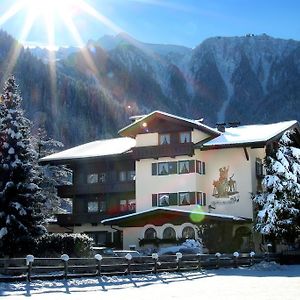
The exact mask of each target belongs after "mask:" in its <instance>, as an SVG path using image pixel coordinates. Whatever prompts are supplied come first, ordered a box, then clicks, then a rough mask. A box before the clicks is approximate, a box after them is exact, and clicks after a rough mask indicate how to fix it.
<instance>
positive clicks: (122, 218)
mask: <svg viewBox="0 0 300 300" xmlns="http://www.w3.org/2000/svg"><path fill="white" fill-rule="evenodd" d="M168 212H169V213H172V212H173V213H179V214H182V215H186V216H188V217H189V216H190V215H191V214H193V215H201V216H206V217H211V218H214V219H223V220H228V221H229V220H231V221H242V222H243V221H248V220H249V219H248V218H244V217H236V216H231V215H224V214H213V213H209V212H204V211H200V210H193V211H190V210H184V209H178V208H170V207H154V208H150V209H147V210H143V211H140V212H136V213H132V214H129V215H124V216H119V217H114V218H109V219H105V220H102V222H101V223H103V224H104V225H105V224H113V223H114V222H122V221H128V220H130V219H134V218H136V217H142V216H144V215H146V214H149V213H168Z"/></svg>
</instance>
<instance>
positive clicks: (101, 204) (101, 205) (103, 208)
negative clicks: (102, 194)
mask: <svg viewBox="0 0 300 300" xmlns="http://www.w3.org/2000/svg"><path fill="white" fill-rule="evenodd" d="M105 211H106V202H105V201H100V202H99V212H105Z"/></svg>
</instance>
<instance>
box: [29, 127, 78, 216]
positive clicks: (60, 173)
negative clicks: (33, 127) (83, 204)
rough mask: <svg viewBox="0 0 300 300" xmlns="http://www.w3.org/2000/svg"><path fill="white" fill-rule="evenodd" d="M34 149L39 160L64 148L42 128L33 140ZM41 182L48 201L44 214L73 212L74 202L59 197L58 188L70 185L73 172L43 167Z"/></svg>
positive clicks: (58, 167) (41, 167)
mask: <svg viewBox="0 0 300 300" xmlns="http://www.w3.org/2000/svg"><path fill="white" fill-rule="evenodd" d="M32 142H33V145H34V148H35V149H36V151H37V152H38V156H39V158H42V157H44V156H47V155H50V154H53V153H55V152H57V151H59V150H61V148H63V147H64V145H63V143H61V142H59V141H57V140H54V139H52V138H49V137H48V135H47V132H46V130H45V128H43V127H40V128H38V130H37V134H36V135H35V136H33V139H32ZM40 172H41V178H42V180H41V182H40V187H41V189H42V193H43V195H44V197H45V199H46V201H45V204H44V205H43V207H42V213H43V214H44V215H45V216H47V217H51V216H54V215H55V214H58V213H65V212H67V211H70V210H71V205H72V201H71V200H69V201H68V200H67V199H62V198H60V197H59V196H58V195H57V188H56V187H57V186H59V185H65V184H69V183H70V177H71V174H72V173H71V170H69V169H68V168H67V167H65V166H55V165H42V166H40Z"/></svg>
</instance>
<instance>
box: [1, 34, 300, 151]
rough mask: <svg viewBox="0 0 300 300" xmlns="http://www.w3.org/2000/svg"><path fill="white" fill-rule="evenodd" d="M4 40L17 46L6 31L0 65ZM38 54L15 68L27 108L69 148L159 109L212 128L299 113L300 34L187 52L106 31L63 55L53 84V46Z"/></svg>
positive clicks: (236, 40)
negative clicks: (298, 38) (201, 120)
mask: <svg viewBox="0 0 300 300" xmlns="http://www.w3.org/2000/svg"><path fill="white" fill-rule="evenodd" d="M6 39H8V40H10V43H11V44H12V45H13V44H14V43H16V42H15V41H14V40H13V39H12V38H11V37H9V36H8V35H7V34H6V33H4V32H0V67H1V69H0V70H5V60H7V58H8V57H9V47H8V44H9V43H8V42H7V41H6ZM37 52H38V51H32V49H31V50H25V49H23V50H22V52H21V55H20V57H19V59H18V63H17V65H16V68H15V73H16V75H17V80H19V82H20V87H21V91H22V95H23V98H24V100H25V101H24V102H26V103H25V109H26V110H27V111H28V114H29V116H30V117H31V118H33V119H38V120H39V122H44V123H45V124H46V125H47V129H48V131H49V132H50V133H51V134H52V135H53V137H55V138H56V139H60V140H62V141H63V142H64V143H65V144H67V145H69V146H71V145H76V144H80V143H83V142H87V141H90V140H93V139H96V138H103V137H110V136H112V135H114V134H115V133H116V132H117V128H120V127H122V126H124V125H126V124H128V117H129V116H130V115H134V114H142V113H147V112H149V111H152V110H157V109H159V110H164V111H168V112H170V113H175V114H179V115H181V116H188V117H192V118H196V119H199V118H200V117H204V122H205V123H208V124H209V125H212V126H213V125H214V124H215V123H216V122H223V121H226V122H227V121H240V122H241V123H242V124H249V123H254V122H257V123H268V122H273V121H281V120H287V119H300V118H299V112H298V107H299V104H300V86H299V84H298V83H299V80H300V42H298V41H294V40H284V39H275V38H272V37H270V36H267V35H265V34H262V35H258V36H253V35H248V36H244V37H214V38H209V39H207V40H205V41H203V42H202V43H201V44H199V45H198V46H197V47H196V48H194V49H190V48H187V47H183V46H176V45H160V44H157V45H156V44H149V43H142V42H140V41H137V40H136V39H134V38H132V37H130V36H129V35H127V34H124V33H121V34H119V35H117V36H104V37H102V38H100V39H99V40H97V41H92V40H90V41H89V42H88V44H87V46H86V47H85V48H83V49H64V50H63V54H58V53H57V57H59V59H58V60H57V61H56V70H57V71H56V80H55V84H53V82H51V80H50V78H51V77H50V71H49V70H50V69H51V68H49V65H48V63H49V61H48V60H47V59H45V56H47V53H46V52H44V54H43V55H38V54H36V53H37ZM41 58H42V59H41ZM28 70H30V73H28ZM0 72H1V71H0ZM28 74H30V76H28ZM0 76H1V77H2V76H3V74H2V73H0ZM53 86H54V87H55V86H56V90H57V93H56V94H54V93H51V90H52V87H53ZM53 99H54V100H53ZM37 112H38V116H39V117H38V118H37V117H36V114H37ZM53 120H55V122H53Z"/></svg>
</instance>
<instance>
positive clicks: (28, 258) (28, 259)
mask: <svg viewBox="0 0 300 300" xmlns="http://www.w3.org/2000/svg"><path fill="white" fill-rule="evenodd" d="M33 262H34V256H33V255H31V254H29V255H27V256H26V266H28V268H27V280H28V281H29V282H30V281H31V271H32V264H33Z"/></svg>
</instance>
